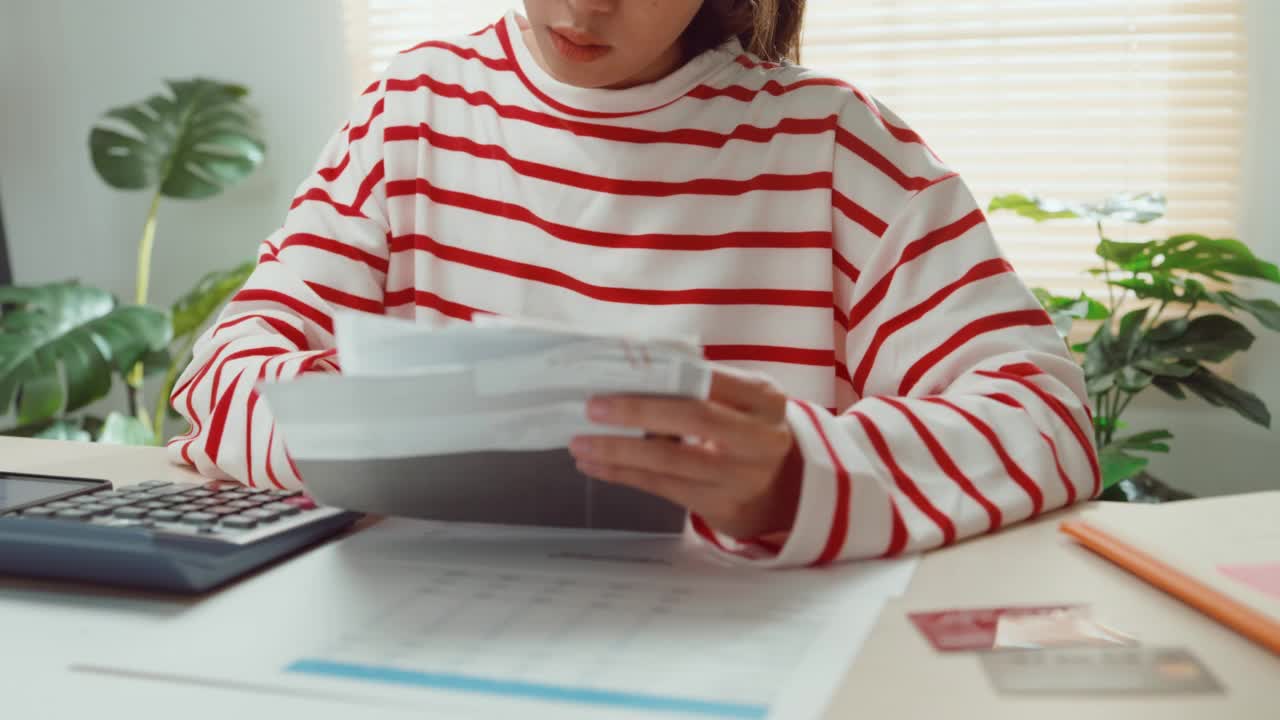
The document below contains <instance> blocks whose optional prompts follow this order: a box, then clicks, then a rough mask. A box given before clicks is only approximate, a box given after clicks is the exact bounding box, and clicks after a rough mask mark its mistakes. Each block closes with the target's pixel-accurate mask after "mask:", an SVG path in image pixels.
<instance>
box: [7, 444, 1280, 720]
mask: <svg viewBox="0 0 1280 720" xmlns="http://www.w3.org/2000/svg"><path fill="white" fill-rule="evenodd" d="M0 467H3V469H6V470H14V471H28V472H45V473H55V474H68V475H79V476H84V477H101V478H107V479H110V480H112V481H113V482H115V483H117V484H128V483H134V482H142V481H145V480H151V479H175V480H182V479H191V478H192V474H190V473H189V472H188V471H186V470H184V469H181V468H177V467H174V466H172V465H170V464H169V463H168V460H167V458H166V456H165V454H164V453H163V451H161V450H157V449H137V448H122V447H111V446H102V445H79V444H71V443H56V442H48V441H29V440H14V439H8V438H0ZM1151 510H1152V508H1149V507H1140V506H1127V505H1108V506H1106V507H1105V508H1104V511H1105V512H1106V513H1108V514H1115V515H1123V514H1124V513H1133V512H1150V511H1151ZM1070 512H1074V511H1069V512H1067V513H1058V514H1056V515H1052V516H1050V517H1047V518H1043V519H1041V520H1039V521H1037V522H1034V523H1030V524H1026V525H1023V526H1019V527H1016V528H1012V529H1010V530H1007V531H1005V532H1003V533H1000V534H998V535H995V536H991V537H985V538H982V539H979V540H974V541H971V542H968V543H963V544H961V545H959V546H957V547H952V548H949V549H946V550H942V551H938V552H934V553H932V554H930V555H928V556H926V557H925V559H924V560H923V562H922V563H921V565H920V569H919V570H918V571H917V573H916V576H915V578H914V579H913V580H912V583H911V586H910V588H909V590H908V592H907V594H906V595H905V596H904V597H903V598H901V599H900V600H898V601H896V602H894V603H893V604H891V605H890V606H889V607H887V608H886V609H885V611H884V613H883V614H882V616H881V618H880V621H879V624H878V626H877V628H876V630H875V632H874V633H873V634H872V636H871V638H870V640H869V641H868V643H867V645H866V647H865V649H864V650H863V652H862V654H861V655H860V656H859V658H858V661H857V662H856V663H855V664H854V667H853V668H852V670H851V672H850V674H849V678H848V680H847V682H846V684H845V686H844V687H843V688H842V689H841V690H840V691H839V692H838V693H837V696H836V698H835V701H834V702H833V704H832V707H831V709H830V712H829V716H830V717H832V718H844V717H849V718H854V717H856V718H871V719H878V718H908V719H910V718H944V717H958V718H969V717H973V718H983V720H995V719H996V718H1020V719H1022V718H1034V720H1052V719H1055V718H1072V719H1073V720H1075V719H1077V718H1081V717H1087V718H1096V719H1102V718H1125V719H1126V720H1132V719H1134V718H1153V719H1158V720H1180V719H1184V718H1185V719H1187V720H1191V719H1193V718H1194V719H1197V720H1198V719H1202V718H1214V719H1221V720H1250V719H1252V718H1258V719H1259V720H1262V719H1264V718H1265V719H1267V720H1276V719H1277V718H1280V657H1276V656H1274V655H1272V654H1270V653H1268V652H1266V651H1265V650H1263V649H1262V648H1260V647H1258V646H1256V645H1253V644H1252V643H1250V642H1248V641H1247V640H1245V639H1243V638H1241V637H1239V636H1238V635H1236V634H1235V633H1233V632H1231V631H1230V630H1228V629H1226V628H1224V627H1222V626H1220V625H1218V624H1217V623H1215V622H1213V621H1212V620H1210V619H1208V618H1206V617H1204V616H1202V615H1200V614H1199V613H1197V612H1196V611H1194V610H1192V609H1190V608H1188V607H1186V606H1184V605H1182V604H1181V603H1180V602H1178V601H1177V600H1174V599H1172V598H1170V597H1167V596H1165V595H1164V594H1162V593H1160V592H1159V591H1157V590H1155V589H1153V588H1151V587H1149V586H1147V585H1146V584H1144V583H1142V582H1140V581H1138V580H1136V579H1134V578H1133V577H1132V576H1130V575H1129V574H1128V573H1126V572H1124V571H1123V570H1120V569H1118V568H1115V567H1113V566H1111V565H1110V564H1109V563H1107V562H1106V561H1105V560H1102V559H1100V558H1098V557H1096V556H1094V555H1093V554H1091V553H1089V552H1088V551H1086V550H1084V549H1082V548H1080V547H1077V546H1076V545H1074V544H1073V543H1072V542H1071V541H1070V540H1068V539H1067V538H1066V537H1065V536H1062V535H1061V534H1059V533H1058V532H1057V524H1058V522H1060V521H1061V520H1063V519H1065V518H1066V517H1068V516H1069V515H1070ZM195 602H199V599H185V598H175V597H168V596H157V595H146V594H140V593H128V592H121V591H110V590H102V589H98V588H91V587H76V586H67V585H61V584H53V583H41V582H33V581H26V580H16V579H0V635H2V627H3V625H4V624H8V623H10V622H24V623H39V624H41V625H43V626H46V627H47V635H46V637H47V638H48V641H47V643H44V644H43V645H41V646H40V647H38V648H34V649H26V650H27V652H26V653H25V654H24V653H13V652H8V651H5V652H0V698H3V697H4V696H6V695H9V696H10V697H12V695H10V694H11V693H12V692H13V690H10V688H15V689H16V690H17V692H18V694H17V697H18V698H20V699H21V700H23V701H27V702H32V703H39V704H37V705H34V706H33V707H32V710H40V709H42V708H43V709H44V710H47V711H49V712H48V714H44V713H42V716H44V717H53V718H60V717H73V716H75V715H76V714H82V713H83V712H86V711H95V710H102V711H105V712H106V716H107V717H129V718H138V717H152V716H159V715H160V714H161V713H164V715H166V716H168V715H171V714H174V715H181V716H183V717H186V718H192V717H220V718H227V717H229V716H234V714H235V713H245V717H255V718H256V717H290V718H292V717H306V718H308V720H313V719H315V718H329V717H333V718H339V717H341V718H350V717H353V716H354V717H361V718H367V717H389V718H395V717H406V716H405V715H400V714H394V713H392V711H387V712H386V713H385V714H377V715H374V714H373V713H371V712H370V711H368V710H367V709H361V708H354V707H352V706H349V705H338V704H334V703H329V702H322V701H318V700H314V699H307V698H293V697H281V696H270V695H259V694H249V693H234V692H227V691H225V690H219V689H213V688H193V687H189V686H180V685H170V684H165V683H158V682H143V681H137V680H132V679H123V678H111V677H108V676H101V675H85V674H76V673H70V672H68V671H67V670H66V669H65V665H66V663H67V662H68V661H70V660H71V659H74V657H75V656H76V652H77V650H80V649H83V648H86V647H93V646H95V645H100V644H103V643H110V642H127V639H128V637H129V635H130V633H131V632H133V631H136V630H140V629H143V628H150V627H154V626H155V625H156V624H158V623H164V624H172V626H173V627H174V628H175V636H174V647H173V649H172V652H175V653H178V652H199V648H198V647H196V648H186V647H184V646H183V644H182V637H181V633H180V628H181V626H180V624H179V620H180V618H181V616H182V613H183V611H184V609H185V608H187V607H190V605H191V604H192V603H195ZM1063 602H1082V603H1089V604H1092V605H1093V606H1094V607H1095V608H1096V609H1097V610H1098V611H1099V612H1100V613H1101V614H1102V615H1103V616H1104V617H1105V618H1106V619H1107V620H1108V621H1110V622H1111V623H1112V624H1113V625H1115V626H1116V627H1117V628H1118V629H1121V630H1123V631H1126V632H1131V633H1134V634H1136V635H1137V636H1139V637H1140V638H1141V639H1142V640H1143V641H1144V642H1145V643H1147V644H1151V645H1182V646H1187V647H1190V648H1191V649H1192V650H1193V651H1194V652H1196V653H1197V654H1198V655H1199V656H1200V658H1201V659H1202V660H1203V661H1204V662H1205V663H1206V664H1207V665H1208V666H1209V668H1210V670H1211V671H1212V672H1213V673H1214V674H1215V675H1217V676H1218V678H1219V679H1220V680H1221V681H1222V682H1223V684H1224V685H1225V686H1226V687H1227V689H1228V692H1227V694H1225V695H1222V696H1204V697H1194V698H1127V699H1125V698H1120V699H1096V698H1067V699H1010V698H1003V697H1001V696H999V695H997V694H995V693H994V691H992V690H991V688H990V686H989V685H988V683H987V681H986V678H985V676H984V675H983V673H982V670H981V668H980V667H979V665H978V662H977V661H976V660H975V659H974V658H973V657H971V656H967V655H954V656H943V655H939V654H937V653H935V652H933V650H932V649H930V648H929V646H928V645H927V644H926V643H925V642H924V640H923V639H922V638H921V637H920V636H919V635H918V634H917V633H916V632H915V630H914V628H913V627H911V625H910V624H909V623H908V621H907V619H906V617H905V613H906V612H908V611H912V610H931V609H941V608H948V607H964V606H993V605H994V606H1000V605H1017V604H1056V603H1063ZM257 622H270V617H269V614H264V615H263V616H261V617H256V618H245V628H246V629H247V628H251V627H252V625H253V623H257ZM19 707H21V705H19ZM407 717H412V716H407Z"/></svg>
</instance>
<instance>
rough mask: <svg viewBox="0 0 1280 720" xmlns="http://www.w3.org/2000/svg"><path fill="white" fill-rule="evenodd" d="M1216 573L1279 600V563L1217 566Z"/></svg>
mask: <svg viewBox="0 0 1280 720" xmlns="http://www.w3.org/2000/svg"><path fill="white" fill-rule="evenodd" d="M1218 572H1220V573H1222V574H1223V575H1226V576H1227V577H1229V578H1231V579H1233V580H1238V581H1240V582H1242V583H1244V584H1245V585H1248V586H1250V587H1252V588H1253V589H1255V590H1259V591H1261V592H1264V593H1266V594H1268V595H1270V596H1271V597H1273V598H1276V599H1278V600H1280V563H1258V564H1253V565H1219V566H1218Z"/></svg>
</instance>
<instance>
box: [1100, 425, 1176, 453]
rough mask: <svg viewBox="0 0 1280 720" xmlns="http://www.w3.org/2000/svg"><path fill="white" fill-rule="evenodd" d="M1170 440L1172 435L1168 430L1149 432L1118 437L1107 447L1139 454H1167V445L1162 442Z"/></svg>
mask: <svg viewBox="0 0 1280 720" xmlns="http://www.w3.org/2000/svg"><path fill="white" fill-rule="evenodd" d="M1172 439H1173V433H1171V432H1169V431H1168V430H1149V431H1147V432H1143V433H1138V434H1136V435H1127V436H1125V437H1118V438H1116V439H1114V440H1112V441H1111V443H1110V444H1109V445H1108V447H1118V448H1121V449H1124V450H1134V451H1141V452H1158V453H1167V452H1169V444H1168V443H1165V442H1162V441H1164V440H1172Z"/></svg>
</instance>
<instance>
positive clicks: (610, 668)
mask: <svg viewBox="0 0 1280 720" xmlns="http://www.w3.org/2000/svg"><path fill="white" fill-rule="evenodd" d="M915 563H916V560H915V559H914V558H907V559H900V560H893V561H878V562H870V563H860V564H854V565H847V566H844V567H837V568H831V569H827V570H821V571H817V570H814V571H804V570H802V571H786V572H777V571H773V572H769V571H757V570H744V569H742V568H731V567H727V566H725V565H722V564H721V563H719V562H718V561H717V560H716V559H715V558H714V557H712V556H711V555H709V554H708V553H706V552H705V551H704V550H703V549H701V548H700V547H698V546H696V544H695V543H693V542H692V541H691V540H690V539H689V538H680V537H669V536H667V537H663V536H655V535H645V534H638V533H632V534H627V533H603V532H598V531H597V532H584V531H577V530H554V529H528V528H517V527H495V526H469V525H448V524H441V523H428V522H422V521H409V520H396V521H386V522H384V523H382V524H381V525H379V526H377V527H375V528H373V529H370V530H367V531H364V532H361V533H358V534H356V535H354V536H352V537H351V538H348V539H346V540H344V541H342V542H340V543H337V544H335V545H332V546H329V547H326V548H322V549H320V550H318V551H316V552H314V553H312V554H310V555H308V556H305V557H303V558H301V559H299V560H298V561H295V562H293V563H291V564H289V565H285V566H282V567H280V568H277V569H275V570H273V571H271V572H269V573H267V574H265V575H263V576H261V577H258V578H255V579H253V580H251V581H249V582H247V583H244V584H241V585H238V586H236V587H234V588H231V589H230V590H229V591H227V592H226V593H224V594H221V595H218V596H215V597H212V598H210V599H208V600H207V601H206V602H205V603H202V604H201V605H200V606H198V607H196V608H193V609H191V610H190V611H189V612H187V613H185V614H184V616H183V617H182V619H181V622H180V623H178V624H175V626H174V627H172V628H169V631H168V632H167V633H165V634H164V635H163V636H157V637H155V638H153V639H152V641H151V642H147V641H146V638H138V643H137V644H136V645H135V650H134V651H132V652H131V653H130V654H129V655H124V656H122V655H121V654H120V653H118V652H117V653H113V654H111V655H108V656H101V657H97V658H85V662H84V663H81V664H80V666H79V667H80V669H81V670H84V671H89V672H93V671H103V670H106V669H109V670H111V671H112V672H117V673H118V672H121V671H124V672H131V673H136V674H138V675H140V676H150V677H164V678H169V679H174V680H187V681H192V682H202V683H209V682H213V681H216V682H217V683H219V684H221V685H222V686H224V687H227V686H230V687H244V688H246V689H249V688H252V689H257V690H260V691H261V690H267V691H277V692H288V693H297V692H304V693H305V692H315V693H323V694H324V695H326V696H340V697H342V698H344V700H345V701H346V702H356V703H361V704H365V705H366V706H367V708H368V710H369V713H363V712H362V714H361V717H370V716H373V715H371V714H370V713H375V712H376V711H377V709H378V708H382V709H383V710H385V711H387V712H392V711H393V710H395V711H404V710H405V709H412V710H414V711H416V712H420V713H422V716H423V717H433V718H434V717H460V718H512V717H519V718H544V717H545V718H615V717H616V718H639V717H653V718H685V717H689V718H786V719H788V720H791V719H793V718H795V719H800V718H808V717H816V716H818V715H819V714H820V713H821V711H822V709H823V708H824V707H825V706H826V704H827V701H828V700H829V698H830V696H831V693H832V692H833V691H834V689H835V688H836V686H837V684H838V683H839V681H840V680H841V679H842V678H843V676H844V674H845V672H846V671H847V669H848V668H849V665H850V663H851V661H852V660H853V658H854V657H855V655H856V654H857V652H858V650H859V649H860V647H861V646H862V643H863V641H864V640H865V638H866V636H867V634H868V633H869V631H870V629H871V627H872V626H873V625H874V623H875V620H876V618H877V616H878V614H879V612H880V609H881V606H882V605H883V603H884V602H885V600H887V599H888V598H890V597H893V596H896V595H898V594H900V593H901V592H902V591H903V590H904V589H905V587H906V584H907V582H908V580H909V578H910V576H911V573H912V571H913V570H914V567H915ZM237 628H240V629H242V630H244V631H243V632H242V631H237ZM178 637H181V638H182V642H181V643H179V645H180V646H181V647H182V648H184V649H183V650H181V651H178V650H175V649H174V642H175V638H178ZM193 647H198V648H200V652H198V653H195V652H188V651H187V650H186V649H189V648H193ZM166 651H169V657H166V656H165V654H166ZM134 653H136V654H134Z"/></svg>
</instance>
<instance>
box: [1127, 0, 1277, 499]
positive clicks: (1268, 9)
mask: <svg viewBox="0 0 1280 720" xmlns="http://www.w3.org/2000/svg"><path fill="white" fill-rule="evenodd" d="M1248 20H1249V46H1250V47H1249V65H1250V67H1249V72H1250V77H1249V119H1248V145H1247V151H1246V161H1245V166H1244V174H1243V177H1244V182H1243V183H1242V184H1243V188H1244V203H1243V212H1242V216H1241V218H1240V223H1241V225H1240V236H1241V238H1242V239H1243V240H1245V241H1246V242H1248V243H1249V244H1250V245H1251V246H1252V247H1253V248H1254V249H1255V251H1256V252H1257V253H1258V254H1259V255H1261V256H1262V257H1264V258H1266V259H1268V260H1270V261H1272V262H1280V202H1278V201H1280V135H1278V134H1277V133H1276V130H1277V128H1280V45H1278V44H1277V43H1276V42H1275V38H1276V37H1277V36H1278V35H1280V3H1278V2H1275V1H1274V0H1251V1H1250V2H1249V18H1248ZM1249 289H1250V290H1251V291H1253V292H1254V293H1256V294H1258V295H1261V296H1269V297H1272V298H1273V299H1275V300H1277V301H1280V289H1277V288H1275V287H1254V288H1249ZM1253 327H1254V328H1255V333H1256V334H1257V335H1258V341H1257V343H1256V344H1255V345H1254V346H1253V348H1252V349H1251V350H1250V351H1249V354H1248V356H1246V357H1244V358H1243V359H1242V360H1241V361H1240V362H1239V363H1237V365H1236V367H1235V368H1234V373H1235V378H1234V379H1235V381H1236V382H1237V383H1238V384H1240V385H1242V386H1244V387H1245V388H1248V389H1250V390H1252V391H1253V392H1255V393H1257V394H1258V395H1259V396H1261V397H1262V399H1263V400H1264V401H1266V403H1267V405H1268V406H1269V407H1270V408H1271V412H1272V413H1273V414H1274V415H1275V421H1274V422H1273V424H1272V428H1273V429H1272V430H1269V431H1268V430H1264V429H1262V428H1258V427H1256V426H1253V425H1251V424H1249V423H1247V422H1245V421H1244V420H1241V419H1239V418H1238V417H1237V416H1235V415H1234V414H1233V413H1231V412H1229V411H1226V410H1221V409H1216V408H1210V407H1207V406H1206V405H1204V404H1203V403H1200V402H1199V401H1194V400H1188V401H1185V402H1173V401H1171V400H1169V399H1167V398H1165V397H1164V396H1163V395H1161V394H1160V393H1159V392H1158V391H1151V392H1149V393H1148V394H1147V395H1146V396H1144V397H1143V398H1142V400H1140V401H1137V402H1135V403H1134V409H1133V410H1132V411H1131V412H1132V413H1133V417H1129V418H1127V419H1128V420H1129V421H1130V422H1131V423H1132V426H1133V429H1134V430H1140V429H1145V428H1151V427H1167V428H1170V429H1171V430H1173V432H1174V434H1175V435H1176V436H1177V439H1176V441H1175V443H1174V452H1173V453H1172V454H1171V455H1169V456H1168V457H1160V458H1158V459H1157V460H1156V461H1155V462H1153V463H1152V470H1153V472H1154V473H1156V474H1157V475H1159V476H1160V477H1161V478H1163V479H1165V480H1166V481H1168V482H1169V483H1170V484H1173V485H1177V486H1179V487H1182V488H1185V489H1187V490H1190V491H1191V492H1195V493H1197V494H1205V495H1208V494H1220V493H1229V492H1244V491H1248V490H1262V489H1271V490H1274V489H1280V336H1278V334H1277V333H1274V332H1270V331H1268V330H1266V329H1264V328H1258V327H1257V326H1256V324H1255V325H1253Z"/></svg>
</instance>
